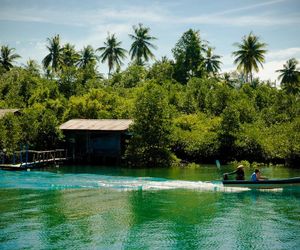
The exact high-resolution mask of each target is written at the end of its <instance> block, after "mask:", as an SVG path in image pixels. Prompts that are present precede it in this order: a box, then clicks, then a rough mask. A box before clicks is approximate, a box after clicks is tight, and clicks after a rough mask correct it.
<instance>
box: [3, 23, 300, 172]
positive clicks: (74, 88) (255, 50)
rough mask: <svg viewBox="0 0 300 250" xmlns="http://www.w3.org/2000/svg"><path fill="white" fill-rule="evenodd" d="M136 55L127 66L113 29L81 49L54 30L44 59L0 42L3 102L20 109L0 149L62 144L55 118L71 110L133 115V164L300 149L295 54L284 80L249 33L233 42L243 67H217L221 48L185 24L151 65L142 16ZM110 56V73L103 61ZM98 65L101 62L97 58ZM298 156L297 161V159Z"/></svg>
mask: <svg viewBox="0 0 300 250" xmlns="http://www.w3.org/2000/svg"><path fill="white" fill-rule="evenodd" d="M130 38H131V39H132V41H133V43H132V46H131V48H130V50H129V55H130V58H131V59H132V61H131V62H130V64H129V65H128V66H127V67H126V68H125V69H124V70H121V68H120V67H121V65H122V64H123V60H124V59H125V57H126V55H127V51H126V50H125V49H124V48H122V47H121V42H119V41H118V40H117V37H116V36H115V35H108V37H107V40H106V42H105V43H104V46H101V47H99V48H98V49H94V48H92V47H91V46H87V47H85V48H83V50H81V51H79V52H78V51H76V50H75V47H74V46H73V45H71V44H69V43H67V44H65V45H62V44H61V42H60V37H59V35H57V36H55V37H53V38H48V40H47V43H48V44H47V48H48V50H49V54H48V55H45V58H44V60H43V61H42V66H40V65H39V64H38V63H37V62H35V61H33V60H29V61H28V62H27V65H24V66H22V67H16V66H14V62H15V60H16V59H18V58H19V57H20V55H18V54H17V53H15V50H14V49H13V48H9V47H8V46H7V45H2V46H1V55H0V108H19V109H21V110H22V115H21V116H14V115H12V114H8V115H6V116H5V117H3V118H2V119H0V149H2V150H3V149H5V150H6V152H7V153H8V154H9V153H12V152H13V151H15V150H19V148H20V145H22V144H23V145H24V144H29V146H30V147H31V148H34V149H51V148H56V147H59V146H61V145H62V143H63V140H64V138H63V135H62V134H61V131H59V129H58V126H59V125H60V124H61V123H63V122H65V121H67V120H69V119H72V118H90V119H96V118H102V119H103V118H133V119H134V121H135V123H134V125H133V126H132V128H131V130H132V132H133V137H132V140H131V141H130V144H129V146H128V150H127V152H126V159H127V163H128V164H129V165H133V166H147V167H153V166H162V165H163V166H168V165H171V164H173V163H174V162H175V163H176V162H179V161H180V160H183V161H187V162H213V161H214V160H215V159H220V160H222V161H223V162H228V161H233V160H238V161H240V160H248V161H250V162H254V161H256V162H272V163H286V164H289V165H294V166H296V164H298V162H299V159H300V116H299V112H300V102H299V94H300V77H299V69H298V68H297V64H298V62H297V60H296V59H290V60H288V61H287V63H286V64H285V65H284V66H283V69H278V72H279V73H280V80H281V86H280V88H278V87H276V86H274V84H273V83H272V82H268V81H267V82H266V81H261V80H259V79H257V78H254V75H253V73H254V72H255V71H256V72H257V71H258V70H259V69H260V67H262V66H263V63H264V60H265V59H264V56H265V54H266V53H267V50H266V48H267V45H266V44H265V43H263V42H261V41H260V39H259V38H258V37H257V36H255V35H254V34H253V33H250V34H249V35H247V36H245V37H244V38H243V39H242V41H241V43H237V44H235V48H236V50H235V51H233V56H234V60H235V63H236V64H237V71H235V72H227V73H223V74H220V73H219V72H220V69H221V57H220V56H218V55H214V53H213V48H212V47H211V45H210V44H209V43H208V42H204V41H203V40H202V39H201V36H200V33H199V32H198V31H194V30H188V31H187V32H185V33H184V34H183V35H182V37H181V38H180V39H179V40H178V42H177V43H176V44H175V46H174V48H173V49H172V53H173V57H174V59H168V58H166V57H163V58H162V59H161V60H155V62H154V63H153V64H152V65H149V64H148V61H149V59H151V58H154V52H153V51H154V50H155V48H156V45H154V44H153V42H154V41H155V40H156V38H155V37H152V36H151V35H150V29H149V28H147V27H144V26H143V25H142V24H139V25H138V26H134V27H133V34H130ZM98 61H101V62H102V63H107V64H108V67H109V75H108V78H105V77H104V76H103V75H102V74H101V73H99V71H98V68H97V62H98ZM100 69H101V68H100ZM298 166H299V164H298Z"/></svg>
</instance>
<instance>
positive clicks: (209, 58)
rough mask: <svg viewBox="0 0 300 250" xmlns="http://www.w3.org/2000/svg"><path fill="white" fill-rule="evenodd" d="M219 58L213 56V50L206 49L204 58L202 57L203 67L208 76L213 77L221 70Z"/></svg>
mask: <svg viewBox="0 0 300 250" xmlns="http://www.w3.org/2000/svg"><path fill="white" fill-rule="evenodd" d="M220 58H221V56H218V55H214V54H213V49H212V48H211V47H208V49H207V51H206V56H205V57H204V67H205V69H206V72H207V73H208V74H209V75H211V74H212V75H213V76H215V75H216V74H217V73H218V72H219V71H220V70H221V64H222V62H221V61H220Z"/></svg>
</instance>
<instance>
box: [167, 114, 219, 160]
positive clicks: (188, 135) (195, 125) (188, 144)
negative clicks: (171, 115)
mask: <svg viewBox="0 0 300 250" xmlns="http://www.w3.org/2000/svg"><path fill="white" fill-rule="evenodd" d="M173 124H174V126H175V129H174V133H173V138H172V139H173V145H174V146H173V148H174V151H175V152H176V153H177V154H179V155H180V156H181V157H182V158H185V159H192V160H194V161H197V162H203V161H205V160H208V159H209V160H214V156H215V155H216V154H217V153H218V151H219V147H220V143H219V140H218V129H219V126H220V118H218V117H215V118H210V117H207V116H206V115H205V114H203V113H198V114H191V115H182V116H179V117H178V118H176V119H175V120H174V122H173Z"/></svg>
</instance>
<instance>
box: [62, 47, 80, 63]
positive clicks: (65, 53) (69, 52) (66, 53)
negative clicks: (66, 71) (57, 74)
mask: <svg viewBox="0 0 300 250" xmlns="http://www.w3.org/2000/svg"><path fill="white" fill-rule="evenodd" d="M78 60H79V54H78V53H77V51H76V50H75V46H74V45H72V44H70V43H66V44H65V45H64V47H63V49H62V61H63V64H64V65H65V66H67V67H71V66H74V65H75V64H76V63H77V62H78Z"/></svg>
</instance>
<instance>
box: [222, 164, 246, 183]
mask: <svg viewBox="0 0 300 250" xmlns="http://www.w3.org/2000/svg"><path fill="white" fill-rule="evenodd" d="M232 174H235V179H236V180H240V181H244V180H245V172H244V166H243V165H239V166H238V167H237V168H236V170H235V171H233V172H231V173H225V174H224V175H223V179H224V180H228V175H232Z"/></svg>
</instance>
